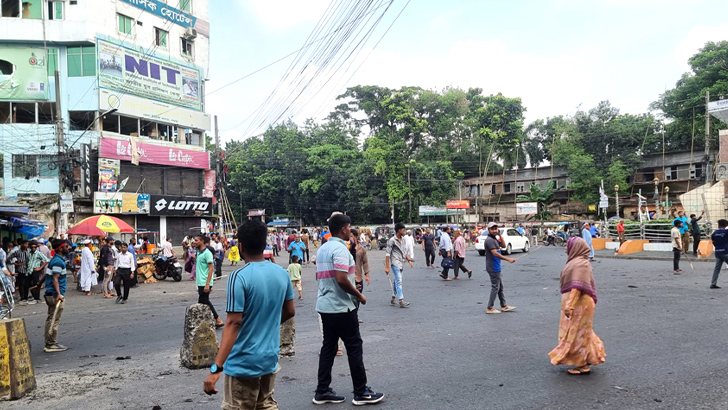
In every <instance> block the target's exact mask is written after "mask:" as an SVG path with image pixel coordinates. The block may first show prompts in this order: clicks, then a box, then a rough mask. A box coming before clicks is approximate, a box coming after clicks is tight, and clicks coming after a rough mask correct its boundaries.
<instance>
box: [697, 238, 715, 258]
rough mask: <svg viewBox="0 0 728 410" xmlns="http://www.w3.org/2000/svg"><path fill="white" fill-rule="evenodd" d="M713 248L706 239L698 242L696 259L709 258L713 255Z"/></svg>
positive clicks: (711, 243)
mask: <svg viewBox="0 0 728 410" xmlns="http://www.w3.org/2000/svg"><path fill="white" fill-rule="evenodd" d="M714 250H715V248H714V247H713V242H712V241H709V240H707V239H704V240H702V241H700V244H699V245H698V258H709V257H710V255H712V254H713V251H714Z"/></svg>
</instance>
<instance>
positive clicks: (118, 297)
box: [116, 296, 121, 304]
mask: <svg viewBox="0 0 728 410" xmlns="http://www.w3.org/2000/svg"><path fill="white" fill-rule="evenodd" d="M119 302H121V296H117V298H116V303H117V304H118V303H119Z"/></svg>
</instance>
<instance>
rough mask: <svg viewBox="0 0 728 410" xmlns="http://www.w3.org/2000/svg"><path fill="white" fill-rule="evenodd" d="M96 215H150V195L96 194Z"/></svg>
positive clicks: (94, 210)
mask: <svg viewBox="0 0 728 410" xmlns="http://www.w3.org/2000/svg"><path fill="white" fill-rule="evenodd" d="M93 212H94V213H95V214H148V213H149V194H133V193H121V192H113V193H112V192H94V209H93Z"/></svg>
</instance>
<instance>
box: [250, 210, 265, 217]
mask: <svg viewBox="0 0 728 410" xmlns="http://www.w3.org/2000/svg"><path fill="white" fill-rule="evenodd" d="M248 216H265V209H248Z"/></svg>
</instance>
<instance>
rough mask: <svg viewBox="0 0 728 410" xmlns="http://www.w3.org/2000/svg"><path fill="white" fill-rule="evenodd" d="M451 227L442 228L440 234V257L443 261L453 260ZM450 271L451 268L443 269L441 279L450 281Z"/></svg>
mask: <svg viewBox="0 0 728 410" xmlns="http://www.w3.org/2000/svg"><path fill="white" fill-rule="evenodd" d="M449 232H450V227H449V226H446V227H444V228H442V234H440V255H441V256H442V258H443V259H445V258H452V239H450V235H449ZM449 271H450V268H442V272H441V273H440V277H441V278H443V279H445V280H448V277H447V273H448V272H449Z"/></svg>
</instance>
